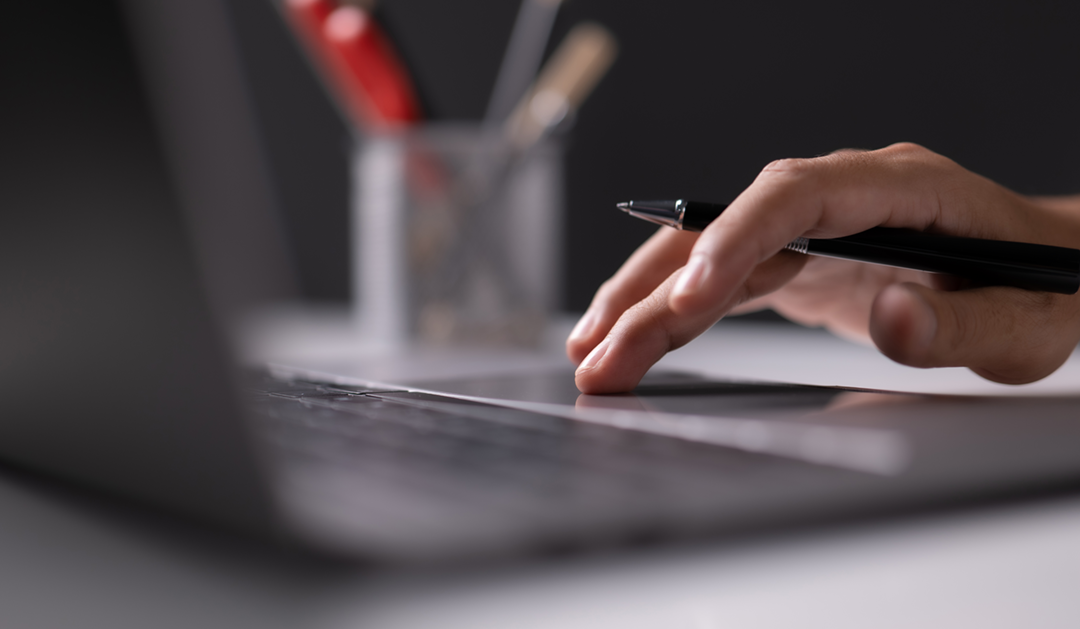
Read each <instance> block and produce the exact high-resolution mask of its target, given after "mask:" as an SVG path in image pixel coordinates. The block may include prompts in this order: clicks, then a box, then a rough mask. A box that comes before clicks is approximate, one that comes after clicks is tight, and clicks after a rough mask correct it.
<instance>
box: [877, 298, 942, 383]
mask: <svg viewBox="0 0 1080 629" xmlns="http://www.w3.org/2000/svg"><path fill="white" fill-rule="evenodd" d="M937 329H938V320H937V314H936V313H935V312H934V309H933V307H931V305H930V303H929V302H928V301H927V300H926V299H925V298H924V297H923V296H922V295H921V294H920V293H919V291H918V290H916V289H915V288H914V287H913V286H912V285H908V284H893V285H891V286H887V287H886V288H885V289H884V290H883V291H881V292H880V293H879V294H878V296H877V298H876V299H874V303H873V306H871V310H870V338H871V339H873V341H874V344H875V345H877V347H878V349H880V350H881V353H882V354H885V355H886V356H888V357H889V358H891V359H892V360H895V361H896V362H898V363H901V364H904V365H909V366H912V367H930V366H934V365H932V364H930V359H931V350H932V348H933V343H934V337H935V336H936V335H937Z"/></svg>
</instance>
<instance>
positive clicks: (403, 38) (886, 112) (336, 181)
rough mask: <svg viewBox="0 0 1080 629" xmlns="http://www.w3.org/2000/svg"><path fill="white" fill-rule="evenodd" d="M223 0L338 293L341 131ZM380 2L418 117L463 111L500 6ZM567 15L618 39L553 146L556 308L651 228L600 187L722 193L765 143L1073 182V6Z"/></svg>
mask: <svg viewBox="0 0 1080 629" xmlns="http://www.w3.org/2000/svg"><path fill="white" fill-rule="evenodd" d="M231 1H232V3H233V7H234V10H235V13H236V18H237V28H238V29H239V31H240V33H241V35H242V38H243V41H244V46H245V52H246V54H247V58H248V62H249V69H250V71H251V77H252V83H251V87H252V89H253V92H254V94H255V95H256V97H257V98H258V100H259V103H260V111H261V116H262V123H263V128H264V129H265V131H266V146H267V148H268V149H269V151H270V152H271V156H272V162H273V164H274V170H275V176H276V180H277V184H278V191H279V193H280V196H281V199H282V203H283V206H284V208H285V212H286V217H285V218H286V221H287V222H288V224H289V226H290V227H291V231H292V234H293V239H294V245H295V247H296V250H297V252H298V260H299V266H300V273H301V276H302V278H303V280H304V284H305V288H306V294H307V295H308V296H309V297H310V298H312V299H317V300H343V299H345V298H346V297H347V292H348V264H347V241H346V233H347V232H346V207H345V206H346V194H347V189H346V170H345V157H346V147H347V136H346V133H345V128H344V126H343V124H342V123H341V121H340V120H339V119H338V118H337V116H336V114H335V113H334V111H333V109H332V108H331V107H330V106H329V104H328V103H327V101H326V99H325V97H324V96H323V95H322V94H321V93H320V92H319V89H318V86H317V84H316V82H315V81H314V79H313V78H312V76H311V75H310V73H309V71H308V69H307V67H306V66H305V64H304V62H303V61H302V60H301V58H300V56H299V54H298V52H297V51H296V49H295V46H294V45H293V43H292V42H291V40H289V39H288V37H287V35H286V33H285V31H284V30H283V27H282V25H281V24H280V22H279V21H278V20H277V16H276V14H275V13H274V12H273V10H272V7H271V6H270V5H269V2H270V0H231ZM381 4H382V8H381V17H382V19H383V20H384V22H385V24H386V25H387V27H388V28H389V29H390V31H391V32H392V33H393V34H394V35H395V37H396V39H397V41H398V42H399V44H400V47H401V49H402V52H403V54H404V56H405V57H406V58H407V60H408V62H409V63H410V64H411V65H412V67H413V70H414V73H415V76H416V78H417V80H418V82H419V83H420V87H421V89H422V92H423V99H424V102H425V105H426V107H427V111H428V112H429V114H430V116H431V117H432V118H435V119H455V120H456V119H477V118H479V116H480V115H481V112H482V111H483V109H484V105H485V103H486V100H487V97H488V93H489V90H490V88H491V83H492V81H493V80H494V76H495V72H496V70H497V68H498V63H499V59H500V55H501V51H502V49H503V47H504V45H505V43H506V42H505V40H506V38H507V36H508V34H509V30H510V25H511V23H512V21H513V18H514V15H515V12H516V5H515V3H514V2H512V1H511V0H458V1H457V2H447V1H446V0H383V1H382V3H381ZM584 19H593V20H597V21H599V22H601V23H603V24H606V25H607V26H609V27H610V28H611V29H612V30H613V31H614V32H615V34H616V35H617V37H618V39H619V40H620V43H621V45H622V54H621V56H620V58H619V60H618V61H617V62H616V65H615V67H614V69H613V71H612V72H611V74H610V75H609V76H608V77H607V78H606V79H605V80H604V81H603V83H601V85H600V87H599V89H598V90H597V92H596V93H595V94H594V95H593V97H592V98H591V99H590V100H589V101H588V102H587V103H586V105H585V107H584V108H583V110H582V111H581V113H580V116H579V119H578V124H577V127H576V128H575V129H574V131H573V135H572V137H571V142H570V144H569V154H568V162H567V169H568V211H569V215H570V217H571V221H570V222H569V223H568V226H567V233H566V238H567V242H568V243H569V252H568V256H569V260H568V262H569V264H567V265H566V268H567V269H569V270H571V272H570V273H569V274H568V276H567V278H566V294H565V305H566V307H567V308H569V309H574V310H581V309H583V308H584V307H585V305H586V304H587V303H588V300H589V298H590V296H591V294H592V291H593V290H594V289H595V288H596V286H597V285H598V284H599V283H600V282H601V281H603V279H604V278H606V277H607V276H608V275H610V274H611V273H612V272H613V271H614V270H615V269H616V268H617V267H618V265H619V263H620V262H621V261H622V260H623V259H624V258H625V257H626V255H627V254H629V253H630V252H631V251H632V250H633V249H634V247H636V246H637V245H638V244H639V243H640V242H641V240H643V239H644V238H645V237H647V235H648V234H649V233H651V228H649V227H648V226H647V225H643V224H639V223H638V222H636V221H633V220H629V219H626V218H625V217H622V216H620V215H618V214H617V213H615V211H614V210H613V208H612V204H613V203H614V202H616V201H619V200H623V199H629V198H644V197H669V196H686V197H693V198H699V199H703V200H726V199H730V198H731V197H733V196H734V195H736V194H737V193H738V192H739V191H740V190H742V189H743V188H744V187H745V186H746V185H747V184H748V183H749V182H750V181H751V180H752V179H753V177H754V175H755V174H756V173H757V171H758V170H759V169H760V168H761V167H762V166H764V165H765V164H766V163H767V162H768V161H770V160H772V159H776V158H779V157H791V156H812V155H818V154H821V153H825V152H828V151H831V150H834V149H836V148H841V147H860V148H876V147H880V146H884V145H887V144H890V143H892V142H895V141H900V140H909V141H914V142H919V143H922V144H924V145H926V146H928V147H930V148H932V149H934V150H937V151H939V152H941V153H944V154H946V155H949V156H951V157H953V158H954V159H956V160H958V161H959V162H960V163H961V164H964V165H965V166H967V167H969V168H971V169H973V170H975V171H977V172H980V173H982V174H985V175H987V176H989V177H992V178H994V179H997V180H999V181H1001V182H1003V183H1005V184H1007V185H1009V186H1011V187H1013V188H1015V189H1017V190H1020V191H1023V192H1042V193H1053V192H1074V191H1080V151H1078V150H1077V149H1078V147H1080V120H1077V117H1078V112H1080V107H1078V105H1080V81H1077V80H1076V78H1075V77H1076V75H1077V67H1076V66H1077V65H1078V63H1080V37H1077V36H1076V27H1077V24H1080V3H1067V2H1061V1H1056V2H1048V1H1043V0H1039V1H1032V0H1028V1H1025V2H1012V3H1000V2H999V3H993V2H956V1H954V0H937V1H934V2H930V1H925V0H914V1H912V0H905V1H904V2H878V3H866V2H858V1H855V0H826V1H821V2H814V3H808V2H803V1H797V0H774V1H773V2H713V1H709V0H665V1H664V2H658V1H652V2H644V1H637V2H632V1H627V0H567V2H566V5H565V6H564V8H563V11H562V13H561V14H560V18H559V21H558V24H557V28H556V34H555V38H554V41H555V42H557V41H558V39H559V38H560V37H561V35H562V34H564V33H565V32H566V31H567V29H568V28H569V27H570V26H571V25H572V24H574V23H576V22H577V21H579V20H584ZM601 233H603V234H604V236H603V237H602V238H601V237H598V235H599V234H601Z"/></svg>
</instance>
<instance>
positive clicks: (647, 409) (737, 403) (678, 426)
mask: <svg viewBox="0 0 1080 629" xmlns="http://www.w3.org/2000/svg"><path fill="white" fill-rule="evenodd" d="M412 386H413V387H415V388H416V389H418V390H423V391H427V392H431V393H437V394H442V395H452V396H457V397H464V398H468V399H472V400H476V401H482V402H487V403H495V404H501V405H505V406H513V407H516V408H524V409H527V410H531V411H536V412H542V413H547V414H555V415H560V416H564V417H569V418H573V419H578V420H582V421H589V422H593V423H600V424H607V425H613V426H617V427H619V428H624V429H631V430H640V431H643V432H652V433H658V434H664V435H667V436H672V437H677V438H680V439H687V440H692V441H700V442H706V443H712V444H716V445H722V446H725V447H732V448H738V449H740V450H746V451H753V452H761V453H766V454H771V455H776V456H783V457H787V458H795V459H799V460H803V461H809V462H812V463H818V464H825V465H833V466H837V467H843V468H846V469H853V470H857V471H863V472H871V473H875V474H885V475H894V474H898V473H900V472H901V471H903V469H905V468H906V466H907V464H908V461H909V460H910V447H909V446H908V444H907V441H906V440H905V439H904V437H903V436H902V435H901V434H899V433H898V432H896V431H894V430H889V429H883V428H881V427H872V426H865V425H858V424H852V423H850V422H848V423H847V425H844V421H843V418H842V417H840V418H834V417H832V414H831V413H830V412H829V411H830V409H837V408H846V407H849V406H850V402H848V401H845V400H847V399H848V396H851V395H858V396H869V397H868V398H866V399H864V398H859V400H858V404H859V405H866V404H869V405H871V406H873V405H874V404H877V403H888V402H889V401H892V400H895V399H896V398H898V397H899V398H913V397H917V396H908V395H906V394H889V393H879V392H872V391H871V392H868V391H855V390H851V389H842V388H834V387H816V386H803V385H792V384H784V383H769V382H736V381H728V380H715V379H709V378H705V377H702V376H700V375H697V374H691V373H682V372H670V371H657V372H650V373H649V374H648V375H646V377H645V378H644V379H643V380H642V382H641V384H640V385H639V386H638V387H637V388H636V389H634V390H633V391H632V392H630V393H626V394H619V395H583V394H581V393H580V392H579V391H578V390H577V387H576V386H575V385H574V374H573V371H571V370H569V369H567V370H559V371H552V372H546V373H532V374H527V375H520V374H518V375H504V376H491V377H469V378H460V379H449V380H438V381H429V382H417V383H412ZM841 415H843V413H841Z"/></svg>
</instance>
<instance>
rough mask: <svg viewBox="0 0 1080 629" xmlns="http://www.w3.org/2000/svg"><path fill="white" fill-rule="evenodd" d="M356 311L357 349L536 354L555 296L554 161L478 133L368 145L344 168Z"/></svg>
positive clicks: (416, 133)
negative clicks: (503, 348)
mask: <svg viewBox="0 0 1080 629" xmlns="http://www.w3.org/2000/svg"><path fill="white" fill-rule="evenodd" d="M352 184H353V190H352V193H353V198H352V205H353V236H354V237H353V250H354V254H353V256H354V273H353V278H354V279H353V282H354V304H355V311H356V314H357V317H358V319H359V324H360V327H361V330H362V331H363V334H364V337H365V340H366V341H367V342H368V343H370V344H374V345H380V346H402V345H409V344H416V343H421V344H470V345H518V346H529V345H535V344H536V343H537V342H538V341H539V340H540V338H541V336H542V334H543V331H544V329H545V327H546V324H547V322H548V320H549V318H550V315H551V313H552V312H553V311H554V309H555V306H556V301H557V298H558V295H559V284H560V282H559V278H560V269H559V262H560V260H561V254H562V251H561V249H562V248H561V240H562V238H561V229H562V208H563V196H562V194H563V191H562V154H561V151H560V150H559V147H558V146H557V145H556V144H555V143H554V142H552V141H543V142H541V143H539V144H537V145H536V146H534V147H532V148H530V149H528V150H526V151H523V152H517V153H515V152H512V151H511V150H510V148H509V146H507V144H506V143H505V142H504V141H503V139H502V137H501V136H500V135H498V134H493V133H490V132H488V131H485V130H484V129H482V128H480V127H477V126H445V127H444V126H429V127H425V128H419V129H414V130H408V131H404V132H402V133H399V134H394V135H385V136H377V137H370V138H367V139H365V140H364V141H363V142H362V144H361V145H360V146H359V147H358V148H357V149H356V152H355V154H354V160H353V173H352Z"/></svg>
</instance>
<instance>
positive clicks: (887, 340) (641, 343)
mask: <svg viewBox="0 0 1080 629" xmlns="http://www.w3.org/2000/svg"><path fill="white" fill-rule="evenodd" d="M879 225H880V226H886V227H902V228H909V229H916V230H923V231H929V232H935V233H941V234H951V235H955V236H969V237H974V238H986V239H993V240H1013V241H1021V242H1032V243H1043V244H1051V245H1058V246H1065V247H1080V198H1057V199H1036V198H1028V197H1023V196H1021V195H1018V194H1016V193H1013V192H1011V191H1009V190H1007V189H1005V188H1003V187H1001V186H999V185H997V184H995V183H993V182H991V181H989V180H987V179H985V178H983V177H980V176H978V175H976V174H974V173H971V172H969V171H967V170H965V169H963V168H961V167H960V166H959V165H957V164H956V163H955V162H953V161H951V160H949V159H947V158H945V157H942V156H940V155H937V154H935V153H933V152H931V151H928V150H927V149H924V148H922V147H920V146H916V145H913V144H896V145H893V146H890V147H887V148H884V149H881V150H878V151H870V152H858V151H841V152H838V153H834V154H832V155H828V156H824V157H818V158H814V159H790V160H781V161H778V162H774V163H772V164H769V165H768V166H767V167H766V168H765V169H764V170H763V171H762V172H761V174H760V175H758V177H757V179H755V180H754V182H753V184H751V186H750V187H749V188H747V189H746V190H745V191H744V192H743V193H742V194H741V195H739V197H738V198H737V199H735V201H734V202H733V203H732V204H731V205H730V206H729V207H728V209H727V210H726V211H725V212H724V213H723V214H722V215H721V216H720V218H718V219H717V220H715V221H713V223H712V224H710V225H709V227H708V228H707V229H706V230H705V231H704V232H702V233H701V234H693V233H688V232H679V231H676V230H673V229H670V228H661V229H660V231H659V232H657V233H656V235H654V236H653V237H652V238H650V239H649V240H648V241H647V242H646V243H645V244H644V245H642V246H641V248H639V249H638V250H637V251H636V252H635V253H634V255H632V256H631V257H630V259H629V260H627V262H626V263H625V264H624V265H623V267H622V268H621V269H620V270H619V271H618V272H617V273H616V274H615V275H614V276H613V277H612V278H611V279H609V280H608V281H607V282H605V283H604V284H603V285H602V286H601V287H600V290H599V291H597V293H596V296H595V297H594V298H593V302H592V304H591V305H590V306H589V309H588V311H587V312H586V313H585V315H584V316H583V317H582V319H581V321H579V322H578V325H577V326H576V327H575V328H574V331H573V332H572V333H571V335H570V338H569V339H568V340H567V343H566V347H567V354H568V355H569V356H570V359H571V360H573V361H575V362H580V363H581V364H580V366H579V367H578V371H577V375H576V381H577V385H578V388H579V389H581V390H582V391H583V392H585V393H606V392H616V391H626V390H629V389H631V388H633V387H634V386H635V385H636V384H637V382H638V381H639V380H640V379H641V377H642V376H643V375H644V374H645V372H646V371H647V370H648V369H649V367H651V366H652V365H653V364H654V363H655V362H656V361H657V360H659V359H660V358H661V357H662V356H663V355H664V354H665V353H666V352H668V351H671V350H673V349H676V348H678V347H681V346H682V345H685V344H686V343H688V342H689V341H690V340H692V339H693V338H695V337H696V336H698V335H699V334H701V333H702V332H704V331H705V330H707V329H708V328H709V327H711V326H712V325H713V324H714V323H715V322H716V321H718V320H719V319H720V318H721V317H722V316H724V315H725V314H727V313H729V312H744V311H749V310H752V309H757V308H765V307H771V308H774V309H776V310H777V311H778V312H780V313H781V314H783V315H784V316H786V317H788V318H790V319H792V320H794V321H796V322H799V323H803V324H807V325H819V326H824V327H826V328H828V329H830V330H832V331H834V332H836V333H838V334H840V335H842V336H845V337H848V338H856V339H863V340H872V341H873V343H874V344H876V345H877V347H878V348H879V349H880V350H881V352H882V353H884V354H885V355H886V356H888V357H889V358H892V359H893V360H895V361H897V362H900V363H903V364H905V365H911V366H914V367H948V366H965V367H969V368H971V369H972V370H973V371H975V372H976V373H978V374H979V375H981V376H983V377H984V378H987V379H990V380H994V381H997V382H1005V383H1013V384H1019V383H1025V382H1031V381H1034V380H1038V379H1039V378H1042V377H1045V376H1047V375H1049V374H1050V373H1052V372H1053V371H1054V370H1055V369H1057V368H1058V367H1059V366H1061V364H1062V363H1063V362H1065V360H1066V359H1067V358H1068V356H1069V354H1070V353H1071V352H1072V351H1073V349H1074V348H1075V347H1076V344H1077V341H1080V297H1078V296H1076V295H1058V294H1054V293H1042V292H1031V291H1024V290H1021V289H1017V288H1010V287H1000V286H990V287H966V286H964V285H963V284H962V283H961V282H960V281H959V280H957V279H955V278H948V277H943V276H934V275H931V274H927V273H920V272H916V271H909V270H903V269H894V268H891V267H881V266H874V265H869V264H862V263H857V262H848V261H843V260H834V259H827V258H819V257H814V256H805V255H802V254H798V253H794V252H790V251H786V250H784V249H783V247H784V245H786V244H787V243H788V242H790V241H791V240H794V239H795V238H796V237H799V236H806V237H809V238H836V237H840V236H846V235H850V234H854V233H858V232H861V231H864V230H866V229H869V228H871V227H875V226H879Z"/></svg>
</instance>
